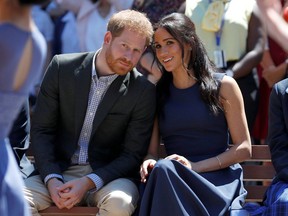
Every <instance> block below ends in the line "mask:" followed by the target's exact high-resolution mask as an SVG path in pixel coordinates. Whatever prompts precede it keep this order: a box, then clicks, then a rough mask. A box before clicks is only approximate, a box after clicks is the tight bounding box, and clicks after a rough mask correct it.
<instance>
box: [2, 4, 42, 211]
mask: <svg viewBox="0 0 288 216" xmlns="http://www.w3.org/2000/svg"><path fill="white" fill-rule="evenodd" d="M42 2H44V1H43V0H9V1H8V0H0V49H1V53H0V64H1V67H0V113H1V115H0V158H1V163H0V215H1V216H11V215H24V216H28V215H30V212H29V209H28V205H27V203H26V201H25V199H24V194H23V192H22V190H23V180H22V177H21V175H20V172H19V168H18V166H17V163H16V160H15V157H14V155H13V153H12V150H11V145H10V142H9V138H8V136H9V133H10V130H11V128H12V126H13V123H14V121H15V119H16V118H17V116H18V114H19V112H20V110H21V108H22V107H23V105H24V104H25V102H26V101H27V99H28V95H29V93H30V91H31V90H32V88H33V87H34V85H35V83H36V82H37V81H38V79H39V77H40V76H41V72H42V69H43V65H44V62H45V58H46V50H47V47H46V44H45V40H44V38H43V36H42V35H41V33H40V32H39V30H38V29H37V27H36V25H35V23H34V22H33V19H32V16H31V8H32V5H33V4H40V3H42Z"/></svg>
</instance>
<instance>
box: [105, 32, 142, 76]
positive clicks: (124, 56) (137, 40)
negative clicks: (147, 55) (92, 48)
mask: <svg viewBox="0 0 288 216" xmlns="http://www.w3.org/2000/svg"><path fill="white" fill-rule="evenodd" d="M104 40H105V41H104V43H105V45H106V46H107V49H106V53H105V57H106V61H107V65H108V67H109V68H110V69H111V70H112V71H113V72H114V73H116V74H118V75H125V74H127V73H128V72H129V71H131V70H132V68H133V67H135V66H136V64H137V63H138V61H139V59H140V57H141V55H142V53H143V52H144V50H145V47H146V46H145V42H146V38H145V37H144V36H142V35H139V34H138V33H136V32H134V31H130V30H126V29H125V30H124V31H123V32H122V34H121V35H120V36H118V37H112V34H111V33H110V32H107V33H106V35H105V38H104Z"/></svg>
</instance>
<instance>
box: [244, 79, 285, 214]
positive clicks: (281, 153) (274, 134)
mask: <svg viewBox="0 0 288 216" xmlns="http://www.w3.org/2000/svg"><path fill="white" fill-rule="evenodd" d="M269 103H270V104H269V124H268V125H269V127H268V144H269V148H270V152H271V159H272V163H273V166H274V168H275V170H276V175H275V178H274V179H273V181H272V183H271V185H270V186H269V187H268V189H267V191H266V193H265V197H264V199H263V204H262V205H255V203H254V204H250V203H248V205H247V206H246V209H247V210H248V211H249V213H250V215H269V216H270V215H271V216H277V215H287V212H288V190H287V189H288V160H287V158H288V79H284V80H281V81H279V82H277V83H276V84H275V85H274V86H273V89H272V91H271V95H270V101H269Z"/></svg>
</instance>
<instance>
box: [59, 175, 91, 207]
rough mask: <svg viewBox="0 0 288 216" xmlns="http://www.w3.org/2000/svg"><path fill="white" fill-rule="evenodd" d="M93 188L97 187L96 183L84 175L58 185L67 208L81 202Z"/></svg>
mask: <svg viewBox="0 0 288 216" xmlns="http://www.w3.org/2000/svg"><path fill="white" fill-rule="evenodd" d="M92 188H95V184H94V183H93V181H92V180H90V178H88V177H86V176H84V177H82V178H80V179H74V180H72V181H69V182H66V183H65V184H63V185H60V186H59V187H57V190H58V191H59V196H60V197H61V199H62V200H63V205H64V206H65V208H67V209H70V208H72V207H73V206H75V205H76V204H77V203H79V202H80V201H81V200H82V199H83V197H84V196H85V194H86V193H87V191H88V190H90V189H92ZM61 204H62V203H61Z"/></svg>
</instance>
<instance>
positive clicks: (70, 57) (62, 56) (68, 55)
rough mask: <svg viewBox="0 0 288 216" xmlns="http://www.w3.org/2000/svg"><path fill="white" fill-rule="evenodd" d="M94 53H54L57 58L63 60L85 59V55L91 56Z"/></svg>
mask: <svg viewBox="0 0 288 216" xmlns="http://www.w3.org/2000/svg"><path fill="white" fill-rule="evenodd" d="M93 55H94V53H93V52H79V53H65V54H58V55H55V57H57V58H58V59H59V60H61V61H65V60H73V59H75V60H77V59H79V60H81V59H85V58H86V57H89V56H91V57H93Z"/></svg>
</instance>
